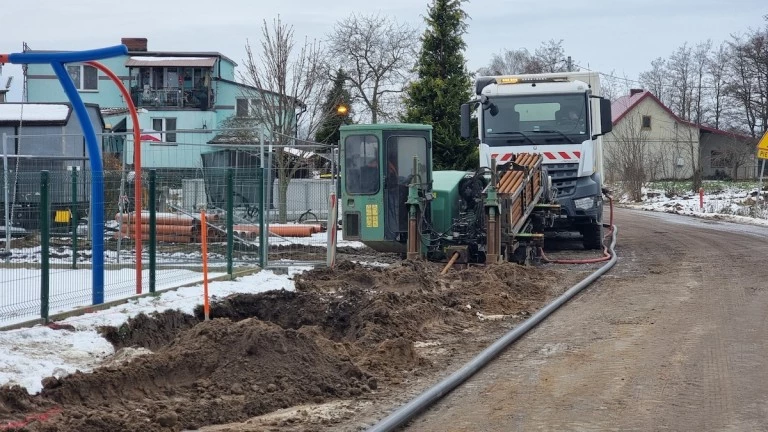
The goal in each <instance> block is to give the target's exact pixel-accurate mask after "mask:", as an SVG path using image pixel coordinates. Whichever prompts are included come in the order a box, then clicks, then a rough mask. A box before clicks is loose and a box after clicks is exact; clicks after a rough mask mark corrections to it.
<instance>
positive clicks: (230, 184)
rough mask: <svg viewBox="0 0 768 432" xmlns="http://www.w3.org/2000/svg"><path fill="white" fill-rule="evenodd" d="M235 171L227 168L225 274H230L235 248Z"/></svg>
mask: <svg viewBox="0 0 768 432" xmlns="http://www.w3.org/2000/svg"><path fill="white" fill-rule="evenodd" d="M234 198H235V172H234V170H233V169H232V168H227V274H228V275H230V276H232V273H233V269H232V260H233V259H234V257H233V255H234V249H235V215H234V209H235V202H234V201H235V199H234Z"/></svg>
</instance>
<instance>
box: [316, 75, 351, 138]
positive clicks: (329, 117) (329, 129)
mask: <svg viewBox="0 0 768 432" xmlns="http://www.w3.org/2000/svg"><path fill="white" fill-rule="evenodd" d="M345 81H346V77H345V76H344V71H342V70H341V69H339V71H338V72H336V76H335V77H334V78H333V87H331V89H330V90H329V91H328V95H327V96H326V98H325V102H323V108H322V109H323V113H324V115H325V116H326V117H325V120H324V121H323V123H322V124H321V125H320V128H319V129H318V130H317V133H315V141H317V142H321V143H327V144H337V143H338V142H339V127H340V126H342V125H347V124H351V123H352V111H351V110H352V97H351V96H350V94H349V90H347V89H346V88H345V87H344V82H345ZM342 106H343V107H345V108H346V111H344V112H339V107H342Z"/></svg>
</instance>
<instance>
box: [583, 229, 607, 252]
mask: <svg viewBox="0 0 768 432" xmlns="http://www.w3.org/2000/svg"><path fill="white" fill-rule="evenodd" d="M581 235H582V236H583V237H584V238H583V239H582V243H583V244H584V249H587V250H595V249H602V248H603V224H601V223H599V222H598V223H593V224H589V225H585V226H584V227H582V228H581Z"/></svg>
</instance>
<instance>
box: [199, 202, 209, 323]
mask: <svg viewBox="0 0 768 432" xmlns="http://www.w3.org/2000/svg"><path fill="white" fill-rule="evenodd" d="M200 223H202V225H203V226H207V225H206V224H205V210H202V211H201V212H200ZM201 234H202V243H203V313H204V314H205V320H206V321H208V320H209V319H210V305H209V303H208V230H207V229H204V230H202V233H201Z"/></svg>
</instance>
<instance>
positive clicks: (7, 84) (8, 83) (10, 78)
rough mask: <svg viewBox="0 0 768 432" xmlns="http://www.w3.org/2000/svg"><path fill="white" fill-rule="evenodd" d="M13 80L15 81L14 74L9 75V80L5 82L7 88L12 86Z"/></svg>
mask: <svg viewBox="0 0 768 432" xmlns="http://www.w3.org/2000/svg"><path fill="white" fill-rule="evenodd" d="M11 81H13V75H11V76H9V77H8V82H6V83H5V88H6V90H7V89H9V88H11Z"/></svg>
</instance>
